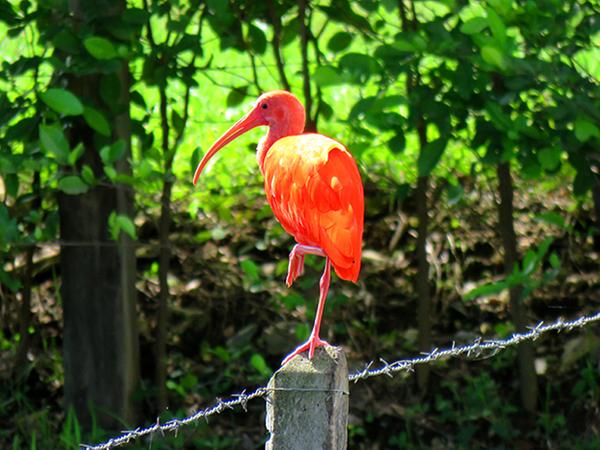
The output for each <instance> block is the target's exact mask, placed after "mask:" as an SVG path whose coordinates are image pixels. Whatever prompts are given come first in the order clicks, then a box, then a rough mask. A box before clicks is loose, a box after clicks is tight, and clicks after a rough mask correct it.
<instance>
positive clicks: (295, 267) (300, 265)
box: [285, 244, 326, 287]
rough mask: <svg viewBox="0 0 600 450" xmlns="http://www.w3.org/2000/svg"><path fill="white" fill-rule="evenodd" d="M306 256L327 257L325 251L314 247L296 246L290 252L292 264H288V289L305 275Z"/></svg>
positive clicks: (286, 280)
mask: <svg viewBox="0 0 600 450" xmlns="http://www.w3.org/2000/svg"><path fill="white" fill-rule="evenodd" d="M304 255H317V256H326V255H325V253H324V252H323V250H321V249H320V248H319V247H314V246H312V245H304V244H296V245H294V248H293V249H292V251H291V252H290V262H289V264H288V273H287V278H286V279H285V282H286V284H287V285H288V287H290V286H291V285H292V283H294V281H296V278H298V277H299V276H300V275H302V274H303V273H304Z"/></svg>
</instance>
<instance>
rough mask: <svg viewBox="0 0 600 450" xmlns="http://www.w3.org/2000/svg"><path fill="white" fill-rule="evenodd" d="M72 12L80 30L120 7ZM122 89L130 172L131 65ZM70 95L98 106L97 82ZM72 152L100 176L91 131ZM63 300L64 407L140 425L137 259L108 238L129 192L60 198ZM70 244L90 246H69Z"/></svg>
mask: <svg viewBox="0 0 600 450" xmlns="http://www.w3.org/2000/svg"><path fill="white" fill-rule="evenodd" d="M69 6H70V9H71V11H72V13H73V15H74V17H75V19H76V20H77V21H78V23H80V24H85V23H87V19H88V17H87V14H88V12H90V11H91V12H94V14H96V13H97V11H99V10H100V11H105V12H106V14H107V15H112V14H118V13H119V11H122V10H123V9H124V7H125V2H124V1H122V0H117V1H112V2H108V1H105V2H103V5H101V6H102V7H100V5H98V4H97V2H92V1H91V0H71V1H70V2H69ZM114 75H115V76H117V77H118V78H119V80H120V82H121V95H120V97H119V98H118V99H115V100H116V101H117V102H118V103H119V105H118V106H119V107H118V108H116V110H117V111H119V113H117V114H115V115H114V116H113V117H112V118H111V119H112V120H111V122H112V124H113V130H114V132H113V138H114V139H119V138H120V139H123V140H124V142H125V143H126V152H125V154H124V156H123V157H122V159H121V161H119V162H118V163H117V165H116V167H117V170H118V171H120V172H122V173H126V174H128V173H130V172H131V169H130V167H129V165H128V162H127V161H128V160H129V158H130V156H131V153H130V143H131V133H130V126H131V124H130V117H129V83H130V82H129V70H128V65H127V63H126V62H123V63H122V65H121V67H120V69H119V70H118V71H117V72H115V73H114ZM68 84H69V86H68V87H69V89H71V90H72V91H73V92H74V93H75V94H77V95H78V96H79V97H80V98H82V99H86V100H88V101H90V102H92V104H99V101H98V93H99V92H100V77H99V76H98V75H95V74H92V75H84V76H71V77H69V79H68ZM69 139H70V144H71V146H74V145H76V144H77V143H79V142H81V143H83V145H84V148H85V151H84V154H83V156H82V158H81V160H82V163H84V164H89V165H90V167H92V169H93V171H94V173H95V174H96V176H98V177H101V176H102V172H103V169H102V163H101V161H100V157H99V149H98V148H97V146H96V141H95V139H94V132H93V130H92V129H91V128H90V127H88V126H87V125H86V124H85V122H83V120H79V121H76V122H74V125H73V127H72V129H71V130H70V136H69ZM58 204H59V217H60V238H61V242H64V243H65V245H63V246H62V248H61V254H60V269H61V281H62V286H61V295H62V303H63V311H64V342H63V353H64V368H65V403H66V406H67V407H73V408H74V409H75V412H76V414H77V417H78V420H79V422H80V424H81V425H82V426H83V427H84V428H90V427H91V426H92V423H93V421H95V422H96V423H98V424H99V425H100V426H101V427H103V428H105V429H120V428H121V427H122V424H123V421H126V422H131V421H133V420H134V418H135V408H134V406H133V403H132V394H133V392H134V390H135V389H136V388H137V383H138V379H139V352H138V337H137V326H136V323H137V320H136V314H135V300H136V291H135V284H134V283H135V273H136V272H135V269H136V267H135V253H134V246H133V245H132V244H133V243H132V242H131V239H130V238H129V237H127V236H123V233H121V237H120V238H119V240H118V241H117V242H115V241H112V240H111V238H110V231H109V227H108V219H109V216H110V214H111V213H112V212H115V211H116V212H117V213H119V214H126V215H128V216H129V217H132V215H133V192H132V190H131V188H130V187H125V186H120V185H110V184H100V185H97V186H95V187H93V188H91V189H90V190H89V191H88V192H86V193H84V194H81V195H66V194H62V193H61V194H59V196H58ZM70 242H74V243H75V242H84V243H91V244H86V245H79V244H78V245H69V243H70Z"/></svg>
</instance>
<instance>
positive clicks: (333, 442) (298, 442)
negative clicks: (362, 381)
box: [265, 346, 348, 450]
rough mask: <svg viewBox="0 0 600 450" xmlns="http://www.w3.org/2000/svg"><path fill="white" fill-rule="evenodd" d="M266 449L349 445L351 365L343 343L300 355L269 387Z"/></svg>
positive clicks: (327, 449)
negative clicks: (268, 435)
mask: <svg viewBox="0 0 600 450" xmlns="http://www.w3.org/2000/svg"><path fill="white" fill-rule="evenodd" d="M267 388H268V389H269V396H268V397H267V418H266V425H267V430H268V431H269V433H270V437H269V440H268V441H267V443H266V445H265V449H266V450H345V449H346V446H347V437H348V432H347V428H348V364H347V363H346V355H345V354H344V352H343V350H342V349H341V348H339V347H331V346H327V347H320V348H318V349H317V350H316V352H315V356H314V358H313V359H312V360H309V359H308V358H307V357H306V356H305V354H304V353H303V354H302V355H299V356H296V357H295V358H294V359H292V360H291V361H290V362H289V363H287V364H286V365H285V366H283V367H282V368H281V369H279V370H278V371H277V372H275V374H274V375H273V377H271V380H269V384H268V387H267Z"/></svg>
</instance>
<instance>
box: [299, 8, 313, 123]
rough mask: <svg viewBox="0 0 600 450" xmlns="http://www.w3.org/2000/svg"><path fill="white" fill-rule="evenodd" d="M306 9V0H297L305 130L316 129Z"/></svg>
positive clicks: (308, 25)
mask: <svg viewBox="0 0 600 450" xmlns="http://www.w3.org/2000/svg"><path fill="white" fill-rule="evenodd" d="M307 9H308V4H307V0H298V20H299V21H300V53H301V54H302V83H303V84H302V86H303V92H304V106H305V110H306V126H305V130H306V131H307V132H311V133H314V132H316V131H317V123H316V121H315V120H314V119H313V117H312V105H313V99H312V93H311V88H310V72H309V71H308V38H309V36H308V34H309V33H310V23H308V24H307V17H306V10H307Z"/></svg>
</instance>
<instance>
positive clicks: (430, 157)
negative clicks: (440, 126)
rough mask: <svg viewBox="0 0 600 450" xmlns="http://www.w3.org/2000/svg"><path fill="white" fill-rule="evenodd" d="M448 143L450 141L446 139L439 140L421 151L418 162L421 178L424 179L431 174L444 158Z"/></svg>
mask: <svg viewBox="0 0 600 450" xmlns="http://www.w3.org/2000/svg"><path fill="white" fill-rule="evenodd" d="M447 142H448V141H447V140H446V139H444V138H439V139H436V140H435V141H432V142H430V143H429V144H427V146H426V147H425V148H424V149H422V150H421V152H420V153H419V159H418V161H417V168H418V170H419V176H422V177H424V176H428V175H429V174H430V173H431V171H432V170H433V169H434V168H435V166H436V165H437V163H438V161H439V160H440V158H441V157H442V154H443V153H444V150H445V149H446V143H447Z"/></svg>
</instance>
